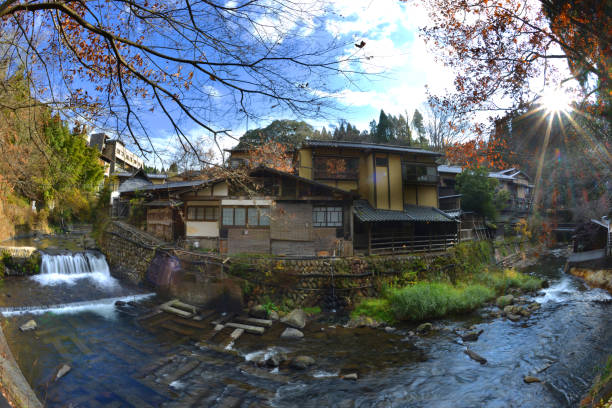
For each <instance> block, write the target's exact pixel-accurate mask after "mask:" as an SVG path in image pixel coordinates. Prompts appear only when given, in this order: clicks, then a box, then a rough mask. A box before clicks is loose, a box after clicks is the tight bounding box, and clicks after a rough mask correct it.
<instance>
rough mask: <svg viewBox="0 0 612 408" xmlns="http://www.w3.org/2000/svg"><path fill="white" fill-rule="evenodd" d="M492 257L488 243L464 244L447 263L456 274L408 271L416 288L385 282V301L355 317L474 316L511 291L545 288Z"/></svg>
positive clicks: (363, 305) (370, 303)
mask: <svg viewBox="0 0 612 408" xmlns="http://www.w3.org/2000/svg"><path fill="white" fill-rule="evenodd" d="M502 246H503V245H502ZM493 251H494V248H493V246H492V244H490V243H488V242H486V241H479V242H470V243H463V244H460V245H458V246H457V247H456V248H455V249H454V250H453V251H452V255H451V257H450V259H448V260H447V264H448V265H449V266H452V268H447V269H446V272H445V273H439V272H438V273H432V274H427V273H420V274H419V273H417V272H415V271H405V272H404V274H407V275H410V276H411V277H412V279H413V280H412V282H409V283H408V284H402V283H400V284H398V282H402V281H401V280H398V279H394V280H387V281H385V282H383V287H382V288H381V291H380V296H379V297H377V298H369V299H364V300H362V301H361V302H360V303H359V304H358V305H357V306H356V308H355V309H354V310H353V312H352V316H354V317H358V316H367V317H371V318H373V319H376V320H379V321H385V322H389V323H390V322H394V321H422V320H426V319H433V318H439V317H443V316H446V315H453V314H460V313H465V312H469V311H471V310H474V309H476V308H478V307H481V306H483V305H484V304H486V303H487V302H489V301H491V300H493V299H494V298H495V297H496V296H500V295H503V294H505V293H507V292H509V291H511V290H517V291H526V292H529V291H534V290H537V289H539V288H540V287H541V285H542V281H541V280H540V279H538V278H535V277H533V276H530V275H527V274H524V273H520V272H518V271H516V270H514V269H504V268H498V267H496V266H495V265H494V263H493Z"/></svg>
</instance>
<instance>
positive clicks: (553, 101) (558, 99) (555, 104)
mask: <svg viewBox="0 0 612 408" xmlns="http://www.w3.org/2000/svg"><path fill="white" fill-rule="evenodd" d="M570 103H571V100H570V96H569V95H568V94H567V93H565V92H564V91H563V90H561V89H548V90H546V91H544V92H543V93H542V95H541V96H540V104H541V105H542V107H543V108H544V109H546V110H547V111H548V112H550V113H558V112H567V111H569V110H570V109H571V105H570Z"/></svg>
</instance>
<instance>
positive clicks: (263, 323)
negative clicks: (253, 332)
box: [234, 317, 272, 327]
mask: <svg viewBox="0 0 612 408" xmlns="http://www.w3.org/2000/svg"><path fill="white" fill-rule="evenodd" d="M234 320H236V321H238V322H240V323H247V324H250V325H254V326H262V327H272V320H267V319H256V318H254V317H237V318H235V319H234Z"/></svg>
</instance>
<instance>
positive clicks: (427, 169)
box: [402, 162, 438, 183]
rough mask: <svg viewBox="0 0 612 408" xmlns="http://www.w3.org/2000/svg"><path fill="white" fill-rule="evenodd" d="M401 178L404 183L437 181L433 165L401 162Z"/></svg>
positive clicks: (436, 173)
mask: <svg viewBox="0 0 612 408" xmlns="http://www.w3.org/2000/svg"><path fill="white" fill-rule="evenodd" d="M402 179H403V180H404V183H406V182H417V181H420V182H429V183H435V182H437V181H438V171H437V169H436V167H435V166H427V165H425V164H412V163H406V162H402Z"/></svg>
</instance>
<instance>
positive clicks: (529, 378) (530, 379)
mask: <svg viewBox="0 0 612 408" xmlns="http://www.w3.org/2000/svg"><path fill="white" fill-rule="evenodd" d="M523 381H525V382H526V383H527V384H531V383H536V382H542V380H540V379H539V378H538V377H533V376H531V375H526V376H525V378H523Z"/></svg>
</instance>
